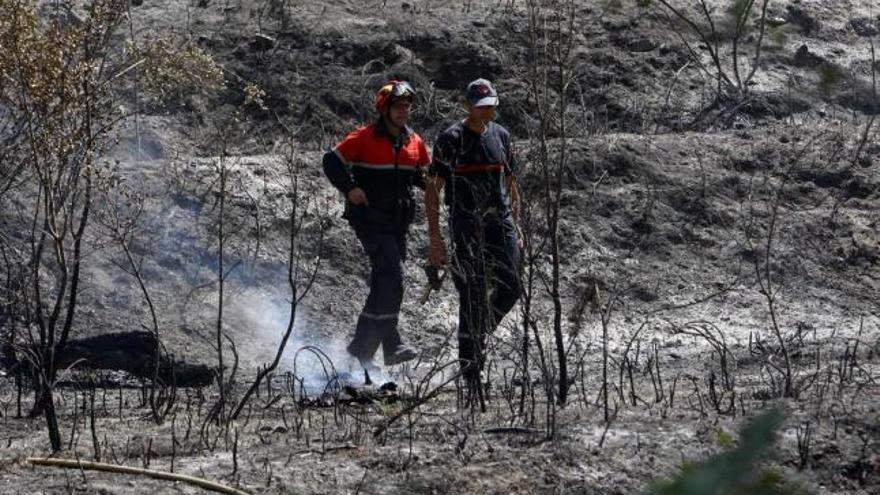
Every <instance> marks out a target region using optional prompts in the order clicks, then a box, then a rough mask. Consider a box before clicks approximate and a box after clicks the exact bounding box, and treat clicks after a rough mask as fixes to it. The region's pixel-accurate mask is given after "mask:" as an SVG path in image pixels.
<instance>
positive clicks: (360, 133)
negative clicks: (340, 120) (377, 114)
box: [345, 124, 376, 139]
mask: <svg viewBox="0 0 880 495" xmlns="http://www.w3.org/2000/svg"><path fill="white" fill-rule="evenodd" d="M375 135H376V125H375V124H365V125H362V126H360V127H357V128H355V129H354V130H353V131H351V132H349V133H348V134H346V136H345V139H364V138H372V137H374V136H375Z"/></svg>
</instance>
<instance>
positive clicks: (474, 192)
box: [428, 122, 516, 216]
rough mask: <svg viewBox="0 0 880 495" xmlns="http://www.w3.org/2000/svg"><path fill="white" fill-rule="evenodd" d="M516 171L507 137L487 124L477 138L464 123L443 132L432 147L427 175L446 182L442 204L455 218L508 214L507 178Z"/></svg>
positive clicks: (514, 157) (458, 123)
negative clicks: (482, 214) (493, 213)
mask: <svg viewBox="0 0 880 495" xmlns="http://www.w3.org/2000/svg"><path fill="white" fill-rule="evenodd" d="M515 171H516V156H515V154H514V151H513V147H512V146H511V143H510V133H509V132H508V131H507V129H505V128H504V127H502V126H500V125H498V124H496V123H495V122H490V123H489V125H488V126H487V127H486V130H485V132H483V133H482V134H478V133H476V132H474V131H473V130H471V128H469V127H468V126H467V125H465V124H464V122H457V123H455V124H453V125H452V126H450V127H449V128H448V129H446V130H445V131H443V132H442V133H441V134H440V135H439V136H438V137H437V142H436V143H434V153H433V161H432V162H431V167H430V169H429V171H428V173H430V174H431V175H437V176H440V177H443V178H444V179H445V180H446V188H445V193H444V194H445V196H444V197H445V200H446V204H447V205H448V206H449V207H450V211H451V213H452V215H454V216H460V215H462V214H474V213H482V212H485V211H486V210H488V209H496V210H497V211H499V212H500V213H502V214H504V215H507V214H509V213H510V192H509V191H508V190H507V181H506V178H507V177H508V176H510V175H512V174H513V173H514V172H515Z"/></svg>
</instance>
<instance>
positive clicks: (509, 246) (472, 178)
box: [425, 79, 521, 392]
mask: <svg viewBox="0 0 880 495" xmlns="http://www.w3.org/2000/svg"><path fill="white" fill-rule="evenodd" d="M465 99H466V109H467V117H466V118H465V119H464V120H462V121H460V122H456V123H455V124H453V125H452V126H450V127H449V128H448V129H446V130H445V131H443V132H442V133H441V134H440V135H439V136H438V138H437V141H436V143H435V144H434V149H433V161H432V163H431V166H430V169H429V170H428V179H427V182H428V184H427V189H426V190H425V213H426V216H427V220H428V235H429V244H428V263H429V264H430V265H431V266H435V267H441V266H443V265H445V264H446V263H447V254H446V248H445V242H444V239H443V235H442V233H441V230H440V213H439V211H440V194H441V192H444V191H445V192H444V194H443V196H444V200H445V204H446V206H447V208H448V212H449V214H448V222H449V230H450V232H451V236H452V241H453V245H454V254H453V259H452V263H451V269H450V271H451V272H452V276H453V280H454V281H455V287H456V289H457V290H458V294H459V319H458V354H459V363H460V366H461V370H462V374H463V376H464V377H465V379H466V380H467V384H468V386H469V388H470V389H471V391H472V392H473V391H474V390H475V388H474V387H476V389H477V390H478V389H479V387H478V385H479V383H480V381H479V380H480V377H479V375H480V370H481V369H482V367H483V361H484V359H485V355H484V354H485V345H486V336H487V335H488V334H490V333H492V332H493V331H494V330H495V328H496V327H497V326H498V324H499V323H500V322H501V320H502V319H503V318H504V315H506V314H507V313H508V312H509V311H510V310H511V309H512V308H513V305H514V304H515V303H516V301H517V300H518V299H519V296H520V293H521V289H520V283H519V260H520V248H521V244H520V241H519V237H518V235H517V225H518V216H519V195H518V192H517V186H516V180H515V177H514V173H515V172H516V159H515V156H514V151H513V147H512V146H511V143H510V134H509V133H508V131H507V129H505V128H504V127H502V126H501V125H499V124H497V123H495V122H494V119H495V116H496V106H497V105H498V93H497V92H496V91H495V88H494V87H493V86H492V83H490V82H489V81H487V80H485V79H477V80H475V81H473V82H471V83H470V84H468V86H467V90H466V92H465Z"/></svg>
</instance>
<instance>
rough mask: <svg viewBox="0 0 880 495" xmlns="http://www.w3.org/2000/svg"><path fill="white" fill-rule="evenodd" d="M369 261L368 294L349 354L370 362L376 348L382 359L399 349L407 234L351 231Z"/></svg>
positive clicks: (355, 229)
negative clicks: (398, 320) (380, 348)
mask: <svg viewBox="0 0 880 495" xmlns="http://www.w3.org/2000/svg"><path fill="white" fill-rule="evenodd" d="M354 231H355V234H356V235H357V237H358V239H359V240H360V241H361V244H362V245H363V247H364V251H365V252H366V253H367V256H369V258H370V294H369V295H368V296H367V302H366V303H365V304H364V309H363V310H362V311H361V314H360V317H358V322H357V327H356V328H355V332H354V338H353V339H352V341H351V343H350V344H349V345H348V352H349V353H351V354H352V355H354V356H355V357H357V358H359V359H362V360H364V359H372V357H373V354H375V353H376V349H378V348H379V344H382V350H383V352H384V354H385V356H389V355H391V354H393V353H394V352H395V351H396V350H397V349H398V348H399V347H400V345H401V339H400V333H398V331H397V319H398V313H399V312H400V304H401V302H402V301H403V261H404V260H405V259H406V232H405V231H399V232H382V231H377V230H373V229H366V228H361V227H357V226H355V227H354Z"/></svg>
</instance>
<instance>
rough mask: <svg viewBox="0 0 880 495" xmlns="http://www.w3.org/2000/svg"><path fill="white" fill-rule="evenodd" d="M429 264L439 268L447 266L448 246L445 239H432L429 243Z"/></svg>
mask: <svg viewBox="0 0 880 495" xmlns="http://www.w3.org/2000/svg"><path fill="white" fill-rule="evenodd" d="M428 263H429V264H430V265H431V266H436V267H438V268H439V267H441V266H444V265H445V264H446V244H445V243H444V242H443V239H441V238H437V237H431V240H430V241H428Z"/></svg>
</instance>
